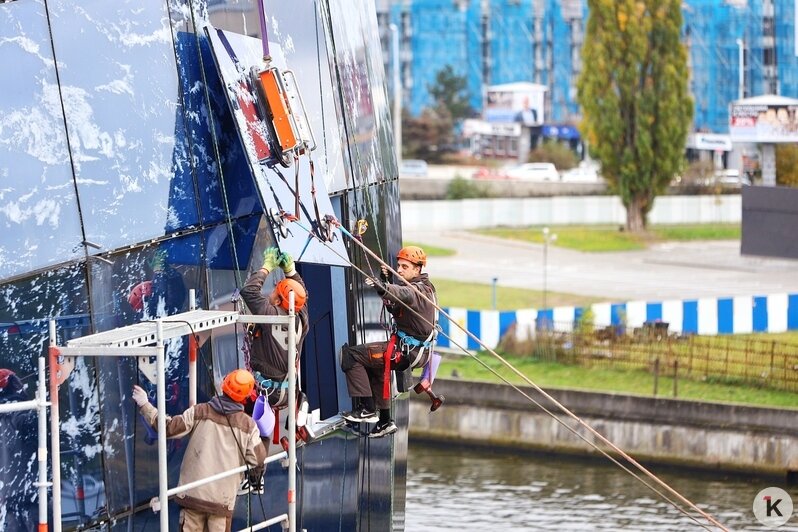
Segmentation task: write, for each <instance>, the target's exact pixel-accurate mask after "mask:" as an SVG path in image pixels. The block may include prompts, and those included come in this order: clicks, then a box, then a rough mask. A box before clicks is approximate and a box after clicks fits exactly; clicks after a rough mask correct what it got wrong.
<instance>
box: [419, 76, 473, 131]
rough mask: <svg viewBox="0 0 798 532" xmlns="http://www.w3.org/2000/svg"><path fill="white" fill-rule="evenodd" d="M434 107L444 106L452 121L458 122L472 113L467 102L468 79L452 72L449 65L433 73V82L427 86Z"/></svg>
mask: <svg viewBox="0 0 798 532" xmlns="http://www.w3.org/2000/svg"><path fill="white" fill-rule="evenodd" d="M427 90H428V91H429V93H430V96H432V98H433V99H434V100H435V107H445V108H446V110H447V111H448V112H449V115H450V116H451V117H452V120H453V121H454V122H459V121H460V120H462V119H464V118H468V117H469V116H472V115H473V114H474V110H473V109H472V108H471V105H470V104H469V103H468V80H467V79H466V78H465V76H458V75H456V74H455V73H454V69H453V68H452V66H451V65H446V66H445V67H444V68H443V69H441V70H439V71H438V73H437V74H435V84H434V85H429V86H427Z"/></svg>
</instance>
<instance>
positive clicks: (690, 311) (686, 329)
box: [682, 301, 698, 334]
mask: <svg viewBox="0 0 798 532" xmlns="http://www.w3.org/2000/svg"><path fill="white" fill-rule="evenodd" d="M682 333H685V334H687V333H691V334H696V333H698V301H683V302H682Z"/></svg>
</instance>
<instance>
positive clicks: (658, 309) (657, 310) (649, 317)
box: [646, 303, 662, 321]
mask: <svg viewBox="0 0 798 532" xmlns="http://www.w3.org/2000/svg"><path fill="white" fill-rule="evenodd" d="M657 320H662V303H646V321H657Z"/></svg>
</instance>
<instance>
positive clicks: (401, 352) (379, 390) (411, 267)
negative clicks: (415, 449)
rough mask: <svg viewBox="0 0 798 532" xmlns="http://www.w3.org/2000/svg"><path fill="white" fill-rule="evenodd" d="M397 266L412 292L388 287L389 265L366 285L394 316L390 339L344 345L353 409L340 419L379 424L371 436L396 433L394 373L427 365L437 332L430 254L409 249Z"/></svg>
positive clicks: (402, 287) (401, 285) (400, 285)
mask: <svg viewBox="0 0 798 532" xmlns="http://www.w3.org/2000/svg"><path fill="white" fill-rule="evenodd" d="M396 263H397V265H396V271H397V272H398V273H399V276H400V277H402V279H404V280H405V281H407V282H408V283H410V284H411V285H412V287H413V288H411V287H410V286H407V284H405V283H397V284H393V283H389V282H388V279H390V276H389V274H388V270H387V268H385V267H384V266H383V268H382V275H381V279H375V278H371V277H369V278H367V279H366V281H365V282H366V285H368V286H370V287H372V288H374V290H376V292H377V294H378V295H379V296H380V297H381V298H383V301H384V303H385V306H386V308H387V309H388V312H390V314H391V315H392V317H393V321H394V330H393V331H392V335H391V339H390V340H389V341H388V342H371V343H368V344H363V345H356V346H349V345H348V344H344V346H343V347H342V348H341V369H343V370H344V373H345V375H346V384H347V388H348V390H349V396H350V397H351V398H352V401H353V410H352V411H350V412H343V413H342V414H341V416H342V417H343V418H344V419H347V420H349V421H352V422H356V423H376V426H375V427H374V429H373V430H372V431H371V432H370V433H369V437H372V438H379V437H381V436H387V435H388V434H392V433H394V432H396V424H395V423H394V421H393V419H392V418H391V403H390V395H389V390H388V388H389V384H390V371H391V370H397V371H404V370H406V369H408V368H410V369H413V368H418V367H421V366H424V365H426V364H427V363H428V362H429V360H430V355H431V353H430V351H431V348H432V343H433V338H434V333H435V327H434V325H433V324H434V322H435V315H436V314H435V306H434V305H433V304H432V303H431V302H430V301H428V299H429V300H431V301H436V295H435V287H434V286H433V285H432V283H431V282H430V280H429V276H428V275H427V274H426V273H422V272H421V269H422V268H423V267H424V266H426V265H427V254H426V253H424V250H423V249H421V248H420V247H418V246H406V247H403V248H402V249H400V250H399V253H397V254H396ZM419 293H421V294H424V296H426V298H425V297H422V296H421V295H420V294H419ZM408 309H412V310H413V311H414V312H411V311H410V310H408ZM386 353H387V355H386ZM397 377H398V376H397ZM397 380H398V378H397ZM378 410H379V412H378Z"/></svg>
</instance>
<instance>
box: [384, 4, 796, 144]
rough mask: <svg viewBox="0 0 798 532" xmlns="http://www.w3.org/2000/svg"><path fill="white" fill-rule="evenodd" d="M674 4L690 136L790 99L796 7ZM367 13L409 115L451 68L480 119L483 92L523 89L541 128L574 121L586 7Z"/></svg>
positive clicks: (724, 129)
mask: <svg viewBox="0 0 798 532" xmlns="http://www.w3.org/2000/svg"><path fill="white" fill-rule="evenodd" d="M682 5H683V8H682V9H683V13H684V26H683V36H684V42H685V43H686V44H687V46H688V47H689V59H688V60H689V66H690V71H691V75H690V81H689V83H690V91H691V93H692V95H693V98H694V101H695V114H694V120H693V125H694V127H693V129H694V131H700V132H706V133H722V134H727V133H728V132H729V129H728V109H729V107H728V106H729V103H730V102H731V101H733V100H736V99H738V98H743V97H750V96H756V95H761V94H778V95H782V96H787V97H798V56H796V42H795V33H796V28H795V10H796V7H795V5H796V0H757V1H754V0H685V1H684V2H683V4H682ZM377 13H378V14H377V16H378V22H379V25H380V31H381V32H382V36H383V51H384V52H385V53H384V61H385V64H386V68H390V67H391V65H392V61H393V60H394V58H393V56H392V54H391V48H390V32H389V29H388V27H389V24H395V25H396V26H397V28H398V32H399V54H398V60H399V62H400V70H401V76H400V79H401V83H402V87H403V103H404V107H405V109H407V110H409V111H410V113H411V114H414V115H418V114H419V113H420V112H421V110H422V109H424V108H425V107H428V106H430V105H432V103H433V102H432V100H431V98H430V96H429V90H428V88H429V86H430V85H431V84H433V83H434V79H435V74H436V73H437V72H438V71H440V70H441V69H443V68H444V67H445V66H447V65H451V66H452V68H454V69H455V72H456V73H458V74H459V75H462V76H465V77H466V79H467V81H468V90H469V93H470V98H471V105H472V107H473V108H474V109H475V110H477V111H478V112H480V113H481V112H482V111H484V110H485V109H486V107H487V101H486V95H487V91H486V88H487V87H489V86H492V85H499V84H506V83H514V82H533V83H537V84H541V85H543V86H545V87H546V92H545V95H544V102H543V108H544V112H545V115H546V120H547V121H550V122H551V123H554V124H564V123H569V124H576V123H578V121H579V118H580V110H579V106H578V104H577V101H576V80H577V78H578V76H579V73H580V72H581V70H582V68H583V65H582V61H581V49H582V46H583V43H584V33H585V27H586V21H587V16H588V10H587V1H586V0H445V1H444V0H377ZM741 67H742V69H741ZM741 70H742V74H743V75H742V76H741V75H740V74H741ZM388 79H389V91H392V90H393V89H392V87H391V85H390V76H388ZM740 81H742V83H740Z"/></svg>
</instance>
